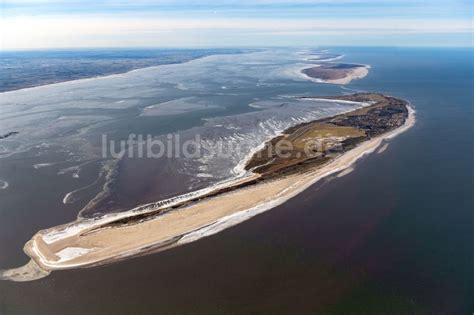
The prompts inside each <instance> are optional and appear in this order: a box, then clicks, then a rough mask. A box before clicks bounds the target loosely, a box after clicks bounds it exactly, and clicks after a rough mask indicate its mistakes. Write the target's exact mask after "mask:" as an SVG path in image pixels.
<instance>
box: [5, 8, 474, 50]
mask: <svg viewBox="0 0 474 315" xmlns="http://www.w3.org/2000/svg"><path fill="white" fill-rule="evenodd" d="M472 2H473V1H472V0H444V1H442V0H390V1H389V0H332V1H331V0H223V1H218V0H215V1H211V0H203V1H193V0H174V1H173V0H135V1H127V0H105V1H92V0H0V49H2V50H17V49H47V48H90V47H262V46H447V47H452V46H470V47H472V46H474V43H473V41H474V39H473V3H472Z"/></svg>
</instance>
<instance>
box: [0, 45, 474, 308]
mask: <svg viewBox="0 0 474 315" xmlns="http://www.w3.org/2000/svg"><path fill="white" fill-rule="evenodd" d="M329 52H330V53H331V54H336V55H330V54H329V53H327V52H326V51H324V52H322V53H321V51H320V50H301V49H270V50H261V51H253V52H245V53H241V52H239V53H235V54H224V55H223V54H217V55H214V54H211V55H209V56H206V57H204V58H199V59H194V60H191V61H188V62H184V63H175V64H169V65H162V66H159V67H150V68H146V69H140V70H135V71H132V72H129V73H126V74H116V75H113V76H108V77H103V78H94V79H85V80H79V81H73V82H66V83H59V84H54V85H47V86H42V87H36V88H32V89H24V90H19V91H13V92H6V93H3V94H0V111H1V116H0V122H1V123H0V134H6V133H7V132H10V131H18V132H19V134H16V135H12V136H10V137H8V138H7V139H3V140H1V141H2V142H1V145H2V150H1V153H0V154H1V155H0V179H1V180H2V182H0V184H1V185H0V186H1V187H4V188H3V189H1V190H0V268H11V267H16V266H19V265H22V264H24V263H25V262H27V260H28V259H27V257H26V256H25V255H24V254H23V253H22V247H23V245H24V243H25V242H26V241H27V240H28V239H29V238H30V237H31V236H32V235H33V234H34V233H35V232H36V231H38V230H39V229H42V228H47V227H50V226H54V225H57V224H61V223H64V222H68V221H70V220H74V219H75V218H76V216H77V215H78V213H79V211H81V215H83V216H97V215H101V214H103V213H104V212H108V211H121V210H125V209H129V208H130V207H134V206H137V205H139V204H141V203H143V202H151V201H156V200H159V199H163V198H169V197H173V196H176V195H179V194H181V193H187V192H192V191H194V190H196V189H200V188H204V187H208V186H209V185H213V184H215V183H218V182H221V181H223V180H224V181H225V180H228V179H231V178H235V177H238V176H245V172H243V170H242V168H241V161H243V160H245V157H246V156H248V155H249V154H250V153H251V151H252V149H253V148H255V146H257V145H258V144H260V143H261V142H262V141H265V140H266V139H269V138H271V137H273V136H275V135H276V134H278V133H279V132H281V131H282V130H283V129H285V128H287V127H288V126H291V125H294V124H296V123H300V122H303V121H307V120H312V119H316V118H318V117H323V116H329V115H332V114H334V113H338V112H343V111H347V110H350V109H351V108H354V106H355V105H353V104H345V103H328V102H321V101H312V102H307V101H300V100H298V99H297V96H317V95H337V94H344V93H352V92H356V91H373V92H382V93H385V94H389V95H393V96H396V97H400V98H403V99H406V100H408V101H410V102H411V104H412V105H413V106H414V107H415V109H416V111H417V123H416V125H415V127H413V128H412V129H410V130H409V131H408V132H406V133H404V134H402V135H400V136H398V137H397V138H395V139H393V140H392V141H390V145H389V147H388V148H387V150H385V151H384V152H383V153H380V154H373V155H371V156H368V157H366V158H364V159H363V160H361V161H360V162H358V164H357V166H356V168H355V170H354V171H353V172H352V173H350V174H348V175H345V176H343V177H339V178H330V179H327V180H325V181H324V183H319V184H316V185H315V186H313V187H312V188H310V189H308V190H307V191H305V192H304V193H302V194H301V195H299V196H297V197H296V198H293V199H292V200H290V201H289V202H287V203H285V204H284V205H282V206H279V207H277V208H275V209H272V210H271V211H269V212H267V213H264V214H262V215H259V216H257V217H255V218H253V219H251V220H249V221H247V222H244V223H242V224H240V225H238V226H235V227H233V228H230V229H228V230H226V231H224V232H222V233H219V234H217V235H214V236H211V237H208V238H205V239H202V240H199V241H197V242H195V243H191V244H189V245H185V246H182V247H179V248H176V249H172V250H169V251H165V252H162V253H158V254H155V255H150V256H146V257H140V258H135V259H132V260H128V261H124V262H121V263H118V264H115V265H111V266H104V267H99V268H93V269H85V270H72V271H63V272H54V273H52V274H51V275H50V276H49V277H47V278H44V279H41V280H38V281H35V282H27V283H12V282H6V281H1V282H0V313H1V314H25V313H26V314H38V313H44V314H52V313H58V314H59V313H62V314H64V313H84V312H89V313H104V312H152V311H155V312H160V313H209V312H214V313H216V312H218V313H219V312H220V313H223V312H224V313H227V312H245V313H257V312H263V311H273V312H314V311H319V312H322V313H335V314H348V313H351V314H353V313H377V314H401V313H404V314H410V313H416V314H424V313H426V314H433V313H438V314H471V313H472V311H473V310H474V301H473V296H474V288H473V283H474V265H473V261H474V250H473V246H472V243H473V241H474V233H473V232H472V231H473V229H472V228H473V222H474V215H473V211H472V209H473V208H474V207H473V200H472V198H473V197H472V191H473V165H472V160H473V150H472V148H473V140H472V131H473V115H472V114H473V113H472V111H473V94H472V89H471V87H472V85H473V83H474V82H473V70H474V69H473V59H472V55H473V50H472V49H455V48H452V49H434V48H433V49H427V48H426V49H414V48H410V49H408V48H403V49H402V48H330V49H329ZM338 54H342V55H344V57H343V58H342V59H341V60H342V61H343V62H354V63H363V64H369V65H371V69H370V72H369V75H368V76H367V77H366V78H364V79H361V80H358V81H354V82H353V83H351V84H349V85H347V86H344V87H339V86H334V85H327V84H322V83H316V82H312V81H308V80H307V79H306V78H304V77H302V76H300V75H299V74H298V71H299V69H300V68H301V67H303V66H307V65H308V64H309V65H311V64H314V63H318V62H319V61H318V58H320V57H321V55H325V56H326V57H327V58H334V57H337V56H338ZM132 59H133V58H132ZM314 59H316V60H314ZM62 62H64V61H62ZM66 63H68V62H66ZM58 67H61V66H60V65H58ZM100 74H110V73H109V72H105V71H104V72H103V73H99V74H97V73H96V74H94V75H93V76H94V77H95V76H97V75H100ZM83 77H87V76H86V75H85V76H83ZM130 133H134V134H144V135H145V134H151V135H153V136H154V137H156V138H160V137H166V136H167V135H168V134H173V135H176V134H179V135H180V136H181V137H182V138H183V139H190V138H193V137H194V136H195V135H196V134H199V135H202V137H201V139H200V141H202V142H203V143H206V144H210V145H211V146H210V147H211V148H212V147H213V146H212V144H214V143H216V142H217V140H223V142H222V143H240V144H241V146H240V147H242V149H239V150H234V149H233V148H232V147H231V148H229V152H230V155H229V157H227V158H225V159H220V158H219V157H216V156H215V154H212V153H213V152H211V151H212V150H209V151H208V152H207V155H206V154H205V155H204V156H203V157H200V158H195V159H183V158H171V159H170V158H163V159H139V158H135V157H132V158H129V157H125V158H121V159H114V158H110V157H109V156H106V157H103V156H102V154H101V151H100V149H101V136H102V135H104V134H105V135H107V137H108V139H112V140H115V141H120V140H124V139H127V137H128V135H129V134H130ZM240 147H239V148H240ZM209 165H212V167H206V166H209ZM198 175H199V176H198ZM150 187H153V188H152V189H150Z"/></svg>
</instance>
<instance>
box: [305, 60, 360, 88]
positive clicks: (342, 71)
mask: <svg viewBox="0 0 474 315" xmlns="http://www.w3.org/2000/svg"><path fill="white" fill-rule="evenodd" d="M301 72H302V73H303V74H304V75H306V76H307V77H309V78H311V79H315V80H317V81H318V82H323V83H332V84H348V83H349V82H351V81H352V80H354V79H362V78H363V77H365V76H366V75H367V74H368V73H369V66H367V65H360V64H352V63H323V64H320V65H318V66H314V67H311V68H305V69H303V70H301Z"/></svg>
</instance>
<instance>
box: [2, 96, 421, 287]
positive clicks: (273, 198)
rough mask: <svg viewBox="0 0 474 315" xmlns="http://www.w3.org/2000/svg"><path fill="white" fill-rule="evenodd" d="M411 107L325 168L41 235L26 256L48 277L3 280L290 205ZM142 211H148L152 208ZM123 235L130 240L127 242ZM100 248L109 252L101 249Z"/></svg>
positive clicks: (159, 243) (102, 259)
mask: <svg viewBox="0 0 474 315" xmlns="http://www.w3.org/2000/svg"><path fill="white" fill-rule="evenodd" d="M406 106H407V109H408V117H407V119H406V120H405V123H404V124H403V125H402V126H400V127H398V128H396V129H393V130H391V131H389V132H387V133H384V134H381V135H379V136H376V137H374V138H372V139H370V140H367V141H364V142H362V143H360V144H359V145H357V146H356V147H354V148H353V149H351V150H349V151H347V152H344V153H343V154H342V155H340V156H339V157H337V158H335V159H334V160H332V161H330V162H329V163H328V164H326V165H323V166H321V167H316V168H313V169H310V170H305V171H301V172H297V173H294V174H290V175H286V176H283V177H280V178H277V179H269V180H267V181H263V182H260V183H258V184H256V185H253V186H247V187H239V188H237V189H236V190H232V191H229V192H223V193H222V194H218V195H216V196H210V197H208V198H206V199H203V200H201V201H197V202H195V203H191V204H189V205H186V204H185V206H184V207H183V208H180V209H176V210H174V211H169V212H166V213H163V214H159V215H158V216H156V217H154V218H152V219H150V220H146V221H143V222H141V221H139V222H138V223H132V224H131V225H128V224H125V225H118V226H115V225H114V226H112V227H110V226H104V225H106V224H107V221H116V220H117V218H120V217H123V218H126V217H127V216H129V217H130V216H133V215H136V214H137V210H138V209H136V210H135V211H133V210H130V211H127V212H126V213H124V214H122V215H121V214H118V215H117V216H113V217H112V216H109V217H103V218H99V219H97V220H78V221H75V222H72V223H69V224H65V225H62V226H57V227H53V228H50V229H47V230H42V231H39V232H38V233H37V234H36V235H35V236H33V238H32V239H31V240H30V241H29V242H28V243H27V244H26V245H25V253H27V254H28V255H29V256H30V257H31V258H32V261H31V262H30V263H29V264H34V265H37V267H38V268H39V269H40V270H43V271H44V272H37V270H36V272H32V273H30V274H26V275H25V274H22V275H19V274H15V273H12V271H13V269H11V270H10V271H8V270H7V271H3V272H0V279H2V278H3V279H8V280H12V281H30V280H34V279H39V278H42V277H44V276H46V275H47V274H49V272H50V271H54V270H61V269H73V268H85V267H92V266H96V265H102V264H109V263H113V262H115V261H118V260H122V259H124V258H127V257H132V256H137V255H143V254H147V253H150V252H157V251H161V250H165V249H168V248H171V247H175V246H179V245H182V244H186V243H189V242H193V241H196V240H198V239H200V238H202V237H206V236H209V235H213V234H215V233H218V232H220V231H222V230H224V229H226V228H228V227H231V226H234V225H236V224H238V223H241V222H243V221H245V220H247V219H249V218H251V217H253V216H255V215H258V214H260V213H262V212H265V211H268V210H270V209H272V208H274V207H276V206H278V205H280V204H282V203H284V202H285V201H287V200H288V199H290V198H292V197H294V196H296V195H298V194H299V193H301V192H302V191H304V190H305V189H307V188H308V187H310V186H311V185H313V184H315V183H316V182H318V181H319V180H321V179H323V178H325V177H327V176H329V175H332V174H334V173H338V172H344V171H346V170H348V169H350V168H351V167H352V166H353V164H354V163H355V162H357V161H358V160H359V159H360V158H362V157H363V156H365V155H367V154H370V153H372V152H375V151H376V150H377V149H378V148H379V147H380V146H381V145H382V144H384V143H386V140H387V139H392V138H394V137H395V136H397V135H399V134H401V133H403V132H404V131H406V130H408V129H409V128H410V127H411V126H413V124H414V123H415V114H414V113H415V111H414V110H413V109H412V108H411V107H410V106H409V104H407V105H406ZM341 176H342V173H341ZM256 178H257V179H258V176H256ZM240 180H244V181H245V179H240ZM255 196H257V197H255ZM142 209H147V207H146V205H145V206H142ZM145 211H146V210H145ZM148 211H149V210H148ZM138 226H139V228H138ZM94 228H96V229H94ZM123 235H127V239H126V240H125V239H124V237H123ZM144 236H148V238H146V239H145V238H144ZM98 245H101V246H103V248H98ZM58 253H59V255H58ZM29 266H30V268H31V265H29ZM20 269H21V267H20ZM33 270H35V269H34V268H33Z"/></svg>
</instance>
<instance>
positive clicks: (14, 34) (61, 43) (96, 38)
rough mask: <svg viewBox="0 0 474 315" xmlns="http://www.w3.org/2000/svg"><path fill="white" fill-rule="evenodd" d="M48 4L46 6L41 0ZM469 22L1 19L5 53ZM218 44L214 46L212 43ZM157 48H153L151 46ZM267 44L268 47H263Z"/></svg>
mask: <svg viewBox="0 0 474 315" xmlns="http://www.w3.org/2000/svg"><path fill="white" fill-rule="evenodd" d="M38 1H44V0H38ZM472 29H473V26H472V23H470V22H469V21H466V20H453V19H446V20H418V19H252V18H247V19H242V18H239V19H237V18H235V19H220V18H213V19H205V20H201V19H196V18H194V19H183V18H174V19H171V18H152V17H149V16H148V17H144V18H138V17H133V18H131V17H126V16H123V17H117V16H106V17H104V16H97V15H93V16H90V15H83V16H78V15H73V16H42V17H34V16H16V17H5V18H3V19H0V36H1V46H2V47H3V49H15V48H47V47H90V46H159V45H164V46H170V45H174V46H183V45H196V44H199V40H201V41H202V42H204V43H210V44H211V45H215V46H219V42H220V38H218V37H217V38H216V34H217V33H215V34H214V36H211V38H210V39H209V38H203V37H199V36H198V37H196V34H197V35H199V34H204V33H206V32H207V35H209V34H210V33H209V32H220V33H219V36H225V35H226V34H232V35H233V36H242V35H249V34H250V35H251V34H254V35H260V34H262V33H264V34H268V35H269V36H290V35H291V34H292V33H293V34H294V35H305V34H306V35H308V36H309V35H321V34H323V35H331V34H339V35H341V34H342V35H343V34H348V35H349V34H367V33H372V34H382V35H383V34H393V33H397V34H404V33H407V34H409V33H416V32H419V33H426V32H431V33H470V32H472ZM212 40H214V43H212ZM151 43H154V44H155V45H154V44H151ZM263 44H264V43H263Z"/></svg>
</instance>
